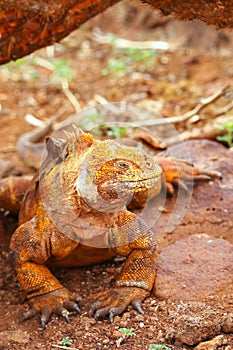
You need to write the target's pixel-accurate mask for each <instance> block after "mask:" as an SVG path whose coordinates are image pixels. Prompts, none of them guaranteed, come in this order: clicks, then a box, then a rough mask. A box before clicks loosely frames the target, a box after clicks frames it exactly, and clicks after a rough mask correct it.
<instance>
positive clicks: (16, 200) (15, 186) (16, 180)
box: [0, 175, 32, 213]
mask: <svg viewBox="0 0 233 350" xmlns="http://www.w3.org/2000/svg"><path fill="white" fill-rule="evenodd" d="M31 180H32V176H31V175H23V176H9V177H7V178H4V179H1V180H0V207H1V208H4V209H6V210H9V211H10V212H12V213H18V212H19V210H20V207H21V204H22V201H23V198H24V195H25V193H26V191H27V189H28V186H29V184H30V182H31Z"/></svg>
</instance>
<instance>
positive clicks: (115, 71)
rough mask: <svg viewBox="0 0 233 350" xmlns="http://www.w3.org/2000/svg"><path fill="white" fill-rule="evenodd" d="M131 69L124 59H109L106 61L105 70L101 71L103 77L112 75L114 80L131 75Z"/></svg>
mask: <svg viewBox="0 0 233 350" xmlns="http://www.w3.org/2000/svg"><path fill="white" fill-rule="evenodd" d="M131 72H132V68H131V67H129V66H128V65H127V63H126V62H125V60H124V58H122V59H120V58H119V59H116V58H111V59H110V60H109V61H108V66H107V68H103V69H102V74H103V75H109V74H111V75H113V76H114V77H115V78H120V77H121V76H123V75H125V74H126V73H131Z"/></svg>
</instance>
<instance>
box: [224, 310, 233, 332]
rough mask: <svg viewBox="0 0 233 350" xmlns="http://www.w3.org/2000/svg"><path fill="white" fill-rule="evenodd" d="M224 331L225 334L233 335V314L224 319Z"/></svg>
mask: <svg viewBox="0 0 233 350" xmlns="http://www.w3.org/2000/svg"><path fill="white" fill-rule="evenodd" d="M222 330H223V332H224V333H233V314H228V315H226V316H224V317H223V320H222Z"/></svg>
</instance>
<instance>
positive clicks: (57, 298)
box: [22, 288, 82, 329]
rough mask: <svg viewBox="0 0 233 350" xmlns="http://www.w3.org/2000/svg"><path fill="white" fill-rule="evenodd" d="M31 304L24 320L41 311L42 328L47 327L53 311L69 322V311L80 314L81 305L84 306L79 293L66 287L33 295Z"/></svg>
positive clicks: (24, 315)
mask: <svg viewBox="0 0 233 350" xmlns="http://www.w3.org/2000/svg"><path fill="white" fill-rule="evenodd" d="M30 304H31V309H30V310H29V311H27V312H25V313H24V314H23V317H22V321H23V322H24V321H26V320H28V319H30V318H32V317H34V316H35V315H36V314H38V313H41V327H42V329H45V325H46V324H47V323H48V320H49V318H50V316H51V314H52V313H55V314H57V315H58V316H62V317H63V318H64V319H65V320H66V322H67V323H70V318H69V311H75V312H77V313H78V314H80V307H81V306H82V302H81V298H80V296H79V295H78V294H77V293H71V292H69V291H68V290H67V289H65V288H61V289H59V290H55V291H52V292H48V293H46V294H42V295H39V296H37V297H33V298H32V299H31V300H30Z"/></svg>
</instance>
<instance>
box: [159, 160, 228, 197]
mask: <svg viewBox="0 0 233 350" xmlns="http://www.w3.org/2000/svg"><path fill="white" fill-rule="evenodd" d="M157 162H158V164H159V166H160V167H161V168H162V169H163V175H164V181H165V186H166V188H167V191H168V193H169V194H173V193H174V186H173V185H177V184H178V183H179V184H180V185H181V187H183V188H184V189H186V190H187V187H186V185H185V184H184V182H183V180H187V181H199V180H211V178H214V177H215V178H216V177H217V178H221V173H220V172H219V171H216V170H211V169H201V168H198V167H196V166H193V164H192V163H190V162H189V161H187V160H183V159H178V158H172V157H157Z"/></svg>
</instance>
